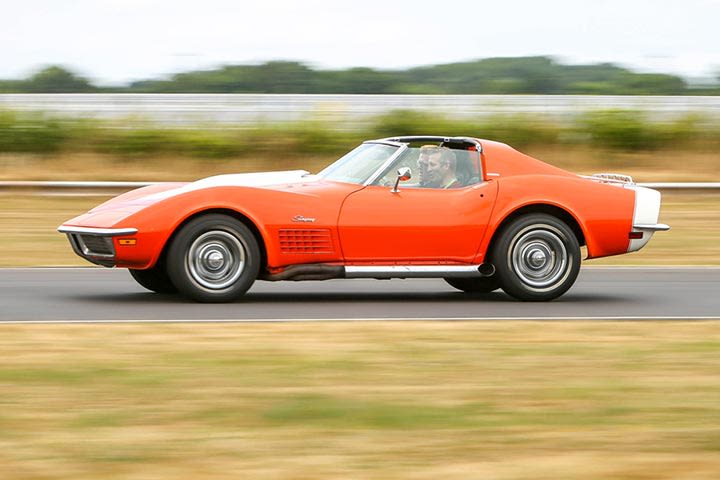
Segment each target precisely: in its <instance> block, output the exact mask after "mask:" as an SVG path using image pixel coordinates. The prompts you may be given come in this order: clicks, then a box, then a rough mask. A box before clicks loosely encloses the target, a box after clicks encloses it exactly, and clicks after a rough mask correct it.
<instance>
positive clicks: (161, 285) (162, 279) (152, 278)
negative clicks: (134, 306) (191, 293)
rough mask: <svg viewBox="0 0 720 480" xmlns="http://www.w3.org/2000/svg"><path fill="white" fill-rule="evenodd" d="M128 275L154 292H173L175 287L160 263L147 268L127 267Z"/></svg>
mask: <svg viewBox="0 0 720 480" xmlns="http://www.w3.org/2000/svg"><path fill="white" fill-rule="evenodd" d="M128 270H129V271H130V275H132V277H133V278H134V279H135V281H136V282H137V283H139V284H140V285H141V286H143V287H145V288H147V289H148V290H150V291H152V292H155V293H175V292H177V288H176V287H175V285H173V283H172V282H171V281H170V277H169V276H168V273H167V270H166V269H165V267H164V266H163V265H161V264H157V265H155V266H154V267H153V268H148V269H147V270H136V269H134V268H130V269H128Z"/></svg>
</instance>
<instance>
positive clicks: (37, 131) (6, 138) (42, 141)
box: [0, 111, 69, 153]
mask: <svg viewBox="0 0 720 480" xmlns="http://www.w3.org/2000/svg"><path fill="white" fill-rule="evenodd" d="M68 137H69V128H68V125H67V124H66V123H64V122H63V121H61V120H58V119H54V118H49V117H45V116H43V115H40V114H37V113H31V114H19V113H15V112H11V111H0V152H12V153H52V152H56V151H58V150H60V149H61V148H62V147H63V144H64V142H65V141H66V140H67V138H68Z"/></svg>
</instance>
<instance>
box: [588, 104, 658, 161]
mask: <svg viewBox="0 0 720 480" xmlns="http://www.w3.org/2000/svg"><path fill="white" fill-rule="evenodd" d="M576 128H577V130H578V131H579V132H580V133H581V134H584V135H585V136H586V138H587V139H588V140H589V142H590V144H591V145H593V146H595V147H598V148H601V149H615V150H626V151H634V150H649V149H654V148H655V147H657V146H658V145H659V144H660V140H659V139H658V138H657V135H655V132H653V129H652V128H651V126H650V125H649V123H648V121H647V119H646V118H645V115H644V114H643V113H642V112H638V111H633V110H616V109H613V110H598V111H593V112H588V113H585V114H584V115H582V116H581V117H580V119H579V121H578V123H577V125H576Z"/></svg>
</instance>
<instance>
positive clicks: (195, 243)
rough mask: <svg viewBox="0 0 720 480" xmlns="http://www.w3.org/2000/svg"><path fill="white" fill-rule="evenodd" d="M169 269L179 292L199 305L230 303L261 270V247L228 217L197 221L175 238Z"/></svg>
mask: <svg viewBox="0 0 720 480" xmlns="http://www.w3.org/2000/svg"><path fill="white" fill-rule="evenodd" d="M167 269H168V274H169V275H170V278H171V279H172V282H173V283H174V284H175V286H176V287H177V289H178V291H179V292H180V293H181V294H183V295H185V296H186V297H188V298H191V299H193V300H195V301H198V302H207V303H219V302H231V301H233V300H236V299H237V298H239V297H240V296H242V295H243V294H244V293H245V292H246V291H247V290H248V289H249V288H250V287H251V286H252V284H253V282H254V281H255V279H256V278H257V276H258V272H259V271H260V247H259V246H258V242H257V240H256V239H255V236H254V235H253V233H252V232H251V231H250V229H249V228H248V227H246V226H245V225H244V224H243V223H242V222H241V221H239V220H236V219H234V218H232V217H229V216H227V215H221V214H216V213H213V214H208V215H203V216H201V217H198V218H195V219H193V220H191V221H190V222H188V223H187V224H186V225H184V226H183V227H182V229H181V230H180V231H179V232H178V233H177V235H176V236H175V238H173V240H172V243H171V244H170V248H169V250H168V257H167Z"/></svg>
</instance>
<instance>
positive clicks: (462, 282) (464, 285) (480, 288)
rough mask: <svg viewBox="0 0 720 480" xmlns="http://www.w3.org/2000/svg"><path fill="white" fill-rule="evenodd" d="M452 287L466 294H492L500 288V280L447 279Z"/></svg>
mask: <svg viewBox="0 0 720 480" xmlns="http://www.w3.org/2000/svg"><path fill="white" fill-rule="evenodd" d="M445 281H446V282H447V283H449V284H450V285H451V286H453V287H455V288H457V289H458V290H462V291H463V292H466V293H490V292H493V291H495V290H497V289H498V288H500V279H499V278H498V276H497V275H493V276H492V277H472V278H446V279H445Z"/></svg>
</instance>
